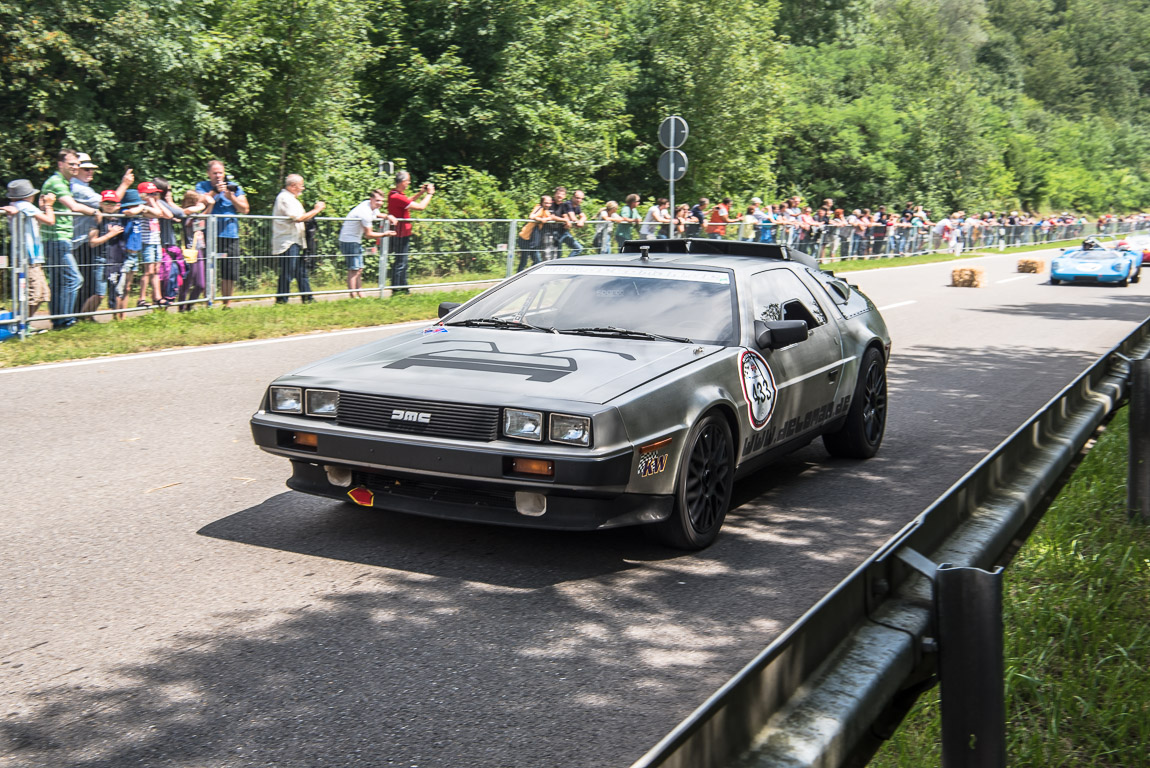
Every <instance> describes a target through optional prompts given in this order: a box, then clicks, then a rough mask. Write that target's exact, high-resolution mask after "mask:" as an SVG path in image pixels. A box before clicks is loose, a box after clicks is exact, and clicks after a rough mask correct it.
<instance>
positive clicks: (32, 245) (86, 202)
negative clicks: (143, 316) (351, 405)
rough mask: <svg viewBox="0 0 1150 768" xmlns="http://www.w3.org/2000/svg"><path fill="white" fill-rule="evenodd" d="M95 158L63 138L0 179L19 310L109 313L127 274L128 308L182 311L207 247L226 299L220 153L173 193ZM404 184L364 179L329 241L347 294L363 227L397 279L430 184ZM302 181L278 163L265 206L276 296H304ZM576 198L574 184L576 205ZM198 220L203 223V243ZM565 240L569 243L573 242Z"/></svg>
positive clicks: (234, 242) (65, 315)
mask: <svg viewBox="0 0 1150 768" xmlns="http://www.w3.org/2000/svg"><path fill="white" fill-rule="evenodd" d="M98 170H99V166H98V165H97V164H96V163H94V162H93V161H92V159H91V157H89V156H88V155H87V154H85V153H83V152H78V151H76V150H74V149H64V150H61V151H60V153H59V155H58V156H57V170H56V172H54V173H53V174H52V175H51V176H49V177H48V179H47V180H46V181H44V183H43V184H42V185H41V186H42V190H41V189H37V188H36V187H35V186H34V185H33V184H32V183H31V182H30V181H29V180H27V179H16V180H14V181H12V182H10V183H9V184H8V185H7V196H8V205H5V206H0V210H3V211H4V212H5V213H7V214H8V216H9V224H10V227H9V229H10V231H12V232H16V231H18V232H19V238H20V241H21V242H22V244H23V248H24V254H25V257H26V261H27V265H28V269H27V275H28V300H29V310H28V315H29V316H32V315H35V314H36V312H37V310H38V309H39V308H40V307H41V305H43V304H45V303H47V304H48V306H49V316H50V318H51V324H52V328H54V329H61V328H68V327H70V326H72V325H74V324H75V323H76V320H77V318H76V316H77V314H82V315H85V316H91V315H92V313H96V312H98V311H99V310H100V309H101V306H102V305H104V304H105V302H106V307H107V310H109V313H110V314H112V315H113V316H114V317H116V318H120V317H122V316H123V315H122V312H123V310H125V309H127V308H128V306H129V304H130V303H131V297H132V295H133V282H135V281H136V279H137V276H138V278H139V282H138V298H137V299H136V302H135V306H136V308H137V309H150V308H152V307H169V306H172V305H178V307H179V310H180V311H188V310H190V309H191V308H192V307H193V305H194V304H195V302H197V301H198V300H199V298H200V296H201V295H204V294H205V292H206V289H207V279H208V275H207V274H206V269H205V264H206V262H207V261H208V259H207V258H206V255H207V254H208V253H211V254H212V255H213V256H214V258H213V259H212V260H211V261H212V263H213V264H214V266H215V269H216V271H217V277H218V280H219V285H220V289H221V290H220V297H221V301H222V305H223V307H224V308H225V309H226V308H228V306H229V304H230V299H231V297H232V296H234V292H235V284H236V281H237V280H238V278H239V274H240V260H241V258H242V254H241V242H240V227H239V222H238V218H237V217H238V216H244V215H247V214H249V213H250V211H251V208H250V205H249V204H248V199H247V195H246V193H245V192H244V189H243V187H242V186H241V185H240V184H238V183H237V182H235V181H234V180H233V179H232V177H231V176H229V175H228V174H227V171H226V168H225V166H224V164H223V163H222V162H221V161H219V160H212V161H210V162H209V163H208V164H207V168H206V176H207V178H206V179H204V180H203V181H200V182H198V183H197V184H196V185H195V186H194V187H193V188H191V189H188V190H186V191H185V192H184V193H183V195H182V196H181V198H180V200H179V202H176V199H175V196H174V194H173V190H172V187H171V185H170V184H169V182H168V181H167V179H165V178H163V177H159V176H157V177H155V178H152V179H150V180H146V181H141V182H140V183H138V184H137V183H136V177H135V174H134V172H133V169H131V168H127V169H126V170H125V171H124V173H123V175H122V176H121V177H120V178H119V180H118V183H117V185H116V186H115V187H114V188H109V189H104V190H102V191H100V192H97V191H96V190H95V189H94V188H93V187H92V181H93V178H94V176H95V174H96V172H97V171H98ZM410 184H411V177H410V175H409V174H408V173H407V172H406V171H400V172H399V174H398V175H397V176H396V179H395V186H394V187H393V188H392V189H391V190H390V191H389V192H385V191H383V190H380V189H376V190H372V192H371V194H370V195H369V197H368V199H366V200H364V201H363V202H361V203H359V204H358V205H356V206H355V207H354V208H353V209H352V210H351V211H350V212H349V213H348V214H347V215H346V217H345V218H344V219H343V222H342V226H341V229H340V232H339V239H338V243H339V250H340V253H341V254H343V255H344V257H345V259H346V266H347V287H348V292H349V294H350V295H351V296H352V297H361V296H363V294H362V292H361V290H362V272H363V268H364V248H363V242H364V240H365V239H367V240H368V241H369V242H372V241H374V242H375V243H378V242H379V240H381V239H382V238H384V237H391V238H393V247H392V251H391V252H392V254H393V258H392V266H391V284H392V285H393V286H400V287H399V288H397V289H396V290H397V291H404V290H405V288H403V286H405V285H406V284H407V260H408V253H409V248H410V246H409V243H410V239H411V221H410V219H411V216H412V212H413V211H420V210H423V209H425V208H426V207H427V205H428V204H429V203H430V202H431V198H432V196H433V195H434V194H435V187H434V185H432V184H424V185H422V186H421V187H420V189H419V193H418V194H417V195H414V196H410V197H409V196H408V195H407V194H406V191H407V189H408V187H409V185H410ZM304 189H305V183H304V179H303V177H302V176H300V175H299V174H294V173H293V174H288V175H287V177H286V178H285V179H284V188H283V189H282V190H281V191H280V193H279V194H278V195H277V196H276V200H275V205H274V206H273V209H272V215H273V219H272V227H271V229H272V232H271V250H272V255H273V256H275V257H277V260H276V263H277V269H278V273H279V274H278V282H277V286H276V288H277V298H276V301H277V303H286V302H287V300H288V294H289V292H290V291H291V285H292V283H293V282H295V283H296V284H297V286H298V292H299V294H300V297H301V300H302V301H303V302H305V303H308V302H311V301H312V300H313V297H312V295H311V285H310V279H309V278H310V275H309V272H310V270H311V268H312V265H311V262H310V260H309V258H308V256H309V255H311V256H314V255H315V245H314V241H315V236H314V231H315V230H314V228H315V222H314V219H315V218H316V217H317V216H318V215H319V214H320V213H322V212H323V211H324V210H325V208H326V203H325V202H324V201H322V200H320V201H317V202H316V203H315V204H314V205H313V206H312V208H311V209H310V210H307V209H305V208H304V206H303V204H302V203H301V202H300V200H299V196H300V194H301V193H302V192H303V191H304ZM37 197H39V203H37ZM581 200H582V193H581V192H580V193H578V194H577V196H576V204H575V206H574V208H575V209H576V210H578V201H581ZM385 204H386V206H387V208H386V209H384V205H385ZM571 207H572V206H571V204H568V209H570V208H571ZM209 217H212V221H213V223H214V227H212V228H209V226H208V221H209ZM209 232H211V233H213V235H214V242H212V243H209V242H208V238H209ZM568 242H569V244H570V245H571V246H572V252H574V253H577V252H578V251H579V249H580V246H579V245H578V243H576V242H575V241H574V239H570V240H569V241H568ZM209 246H211V250H210V251H209V250H208V248H209Z"/></svg>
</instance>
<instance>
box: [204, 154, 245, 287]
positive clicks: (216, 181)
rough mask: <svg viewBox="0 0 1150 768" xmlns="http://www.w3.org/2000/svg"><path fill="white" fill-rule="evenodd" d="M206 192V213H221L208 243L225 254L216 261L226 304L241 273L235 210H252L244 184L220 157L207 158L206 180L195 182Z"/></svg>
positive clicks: (242, 211)
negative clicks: (232, 178) (233, 177)
mask: <svg viewBox="0 0 1150 768" xmlns="http://www.w3.org/2000/svg"><path fill="white" fill-rule="evenodd" d="M196 191H197V192H199V193H200V194H201V195H203V202H204V213H206V214H209V215H212V216H216V217H218V218H217V220H216V242H214V243H208V244H207V247H208V249H209V252H210V253H218V254H223V258H221V259H219V260H217V262H216V265H217V268H218V269H219V272H220V291H221V293H222V294H223V296H222V298H223V304H224V307H225V308H226V307H227V306H228V305H229V304H230V303H231V302H230V301H229V299H230V298H231V296H232V294H233V293H234V292H235V285H236V280H237V279H239V276H240V225H239V222H238V221H237V220H236V214H240V215H241V216H246V215H247V214H248V212H249V211H250V210H251V207H250V206H249V205H248V198H247V195H246V194H245V193H244V189H243V187H241V186H240V185H239V184H236V183H235V182H233V181H230V180H229V179H228V175H227V173H226V171H225V168H224V164H223V163H222V162H220V161H219V160H211V161H209V162H208V178H207V181H201V182H199V183H198V184H196Z"/></svg>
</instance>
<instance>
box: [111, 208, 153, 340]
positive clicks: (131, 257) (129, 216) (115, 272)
mask: <svg viewBox="0 0 1150 768" xmlns="http://www.w3.org/2000/svg"><path fill="white" fill-rule="evenodd" d="M144 207H145V205H144V200H143V198H141V197H140V193H139V192H137V191H136V190H134V189H129V190H128V191H127V192H125V193H124V197H123V198H122V199H121V200H120V213H122V214H123V215H124V218H123V219H122V220H121V222H122V224H121V225H122V226H123V228H124V231H123V232H122V233H120V237H119V238H117V240H115V241H113V242H114V243H115V247H109V248H107V250H106V251H105V253H104V261H105V264H104V268H105V270H106V273H107V279H108V308H109V309H118V310H122V309H124V308H125V307H126V306H127V303H128V294H129V293H131V291H132V278H133V277H134V276H135V274H136V270H137V269H139V267H140V256H141V252H142V251H143V249H144V243H143V234H142V232H141V230H142V229H143V221H142V215H141V214H143V212H144ZM123 317H124V315H123V313H122V312H121V313H118V314H117V315H116V319H117V320H121V319H123Z"/></svg>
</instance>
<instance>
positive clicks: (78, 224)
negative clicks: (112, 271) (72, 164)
mask: <svg viewBox="0 0 1150 768" xmlns="http://www.w3.org/2000/svg"><path fill="white" fill-rule="evenodd" d="M76 159H77V160H79V161H80V165H79V167H78V168H77V169H76V174H75V175H74V176H72V178H70V179H69V180H68V188H69V189H70V190H71V192H72V199H73V200H75V201H76V202H78V203H80V204H81V205H84V206H87V207H88V208H94V209H96V213H95V214H94V215H88V214H84V215H83V216H75V217H73V218H72V257H73V258H75V259H76V266H77V267H78V268H79V270H80V277H81V278H82V279H83V282H82V283H81V284H80V293H79V294H78V295H77V296H76V303H77V306H78V307H79V310H80V311H81V312H83V311H84V307H85V306H86V305H88V304H90V303H91V300H92V297H94V296H97V292H96V291H97V287H100V288H102V287H103V286H102V285H101V286H97V281H96V280H95V279H94V278H95V266H96V265H95V263H94V261H95V259H94V257H93V254H92V248H91V246H89V245H88V233H89V232H90V231H91V230H92V228H93V227H95V226H96V223H97V222H98V221H99V220H100V210H101V209H100V194H99V193H98V192H96V190H94V189H92V186H91V184H92V177H93V176H94V175H95V173H96V169H97V167H98V166H97V165H96V164H95V163H93V162H92V158H91V157H89V156H88V154H87V153H85V152H80V153H78V154H77V155H76ZM100 271H101V272H103V270H100ZM100 282H103V278H102V277H101V279H100Z"/></svg>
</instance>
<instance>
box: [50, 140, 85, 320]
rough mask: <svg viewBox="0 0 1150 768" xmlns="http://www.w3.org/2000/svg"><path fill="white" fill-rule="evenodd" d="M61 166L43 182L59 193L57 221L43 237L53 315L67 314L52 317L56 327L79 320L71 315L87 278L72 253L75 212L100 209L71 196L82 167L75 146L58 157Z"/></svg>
mask: <svg viewBox="0 0 1150 768" xmlns="http://www.w3.org/2000/svg"><path fill="white" fill-rule="evenodd" d="M56 166H57V168H58V169H59V170H57V171H56V172H55V173H53V174H52V175H51V176H49V177H48V180H47V181H45V182H44V190H43V191H44V192H51V193H52V194H53V195H55V196H56V202H55V203H53V204H52V209H53V210H54V211H55V212H56V223H55V224H54V225H52V226H47V227H44V228H43V230H42V231H41V233H40V234H41V237H42V238H43V242H44V257H45V261H46V263H47V267H48V280H49V282H50V283H51V286H52V299H51V301H50V302H49V303H48V308H49V312H50V313H51V314H53V315H64V317H56V318H54V319H53V320H52V327H53V328H67V327H69V326H71V325H75V324H76V318H74V317H68V315H72V314H74V313H75V312H76V301H77V299H78V298H79V296H80V286H81V285H83V283H84V278H83V277H82V276H81V275H80V269H79V267H78V266H77V265H76V257H75V256H73V254H72V219H73V215H72V214H74V213H75V214H86V215H88V216H95V215H96V214H97V213H99V211H98V210H97V209H95V208H92V207H90V206H87V205H84V204H82V203H78V202H76V200H75V198H73V197H72V188H71V186H70V185H69V181H70V180H71V178H72V177H73V176H75V175H76V173H77V172H78V171H79V170H80V158H79V155H78V154H77V153H76V150H74V149H62V150H60V154H59V155H58V156H57V158H56Z"/></svg>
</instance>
